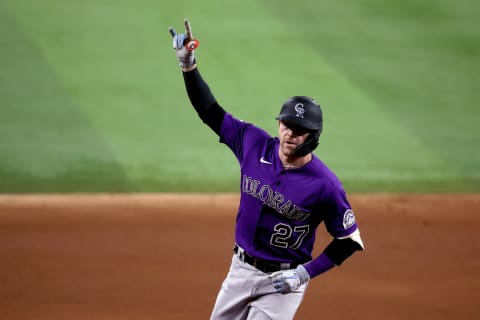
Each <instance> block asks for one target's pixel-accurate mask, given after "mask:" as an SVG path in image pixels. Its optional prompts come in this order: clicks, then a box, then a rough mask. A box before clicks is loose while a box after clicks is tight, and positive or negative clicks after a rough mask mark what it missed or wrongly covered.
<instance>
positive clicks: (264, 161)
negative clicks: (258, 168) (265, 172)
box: [260, 157, 273, 164]
mask: <svg viewBox="0 0 480 320" xmlns="http://www.w3.org/2000/svg"><path fill="white" fill-rule="evenodd" d="M260 162H261V163H265V164H273V163H271V162H270V161H267V160H265V159H264V158H263V157H261V158H260Z"/></svg>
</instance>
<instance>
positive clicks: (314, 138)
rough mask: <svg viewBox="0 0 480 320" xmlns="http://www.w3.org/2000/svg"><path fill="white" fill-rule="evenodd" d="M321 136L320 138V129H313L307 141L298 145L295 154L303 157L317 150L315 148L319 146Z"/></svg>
mask: <svg viewBox="0 0 480 320" xmlns="http://www.w3.org/2000/svg"><path fill="white" fill-rule="evenodd" d="M319 138H320V130H314V131H312V132H311V133H310V134H309V135H308V137H307V139H306V140H305V142H304V143H302V144H301V145H299V146H297V148H296V149H295V155H296V156H297V157H303V156H306V155H307V154H309V153H310V152H313V150H315V148H317V146H318V139H319Z"/></svg>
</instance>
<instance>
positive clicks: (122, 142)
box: [0, 0, 480, 193]
mask: <svg viewBox="0 0 480 320" xmlns="http://www.w3.org/2000/svg"><path fill="white" fill-rule="evenodd" d="M185 17H188V18H189V19H190V22H191V24H192V29H193V32H194V35H195V36H196V37H198V38H199V40H200V42H201V45H200V48H199V49H198V50H197V53H196V54H197V60H198V61H199V68H200V70H201V71H202V74H203V76H204V78H205V79H206V80H207V81H208V83H209V85H210V87H211V88H212V91H213V92H214V94H215V96H216V97H217V99H218V101H219V102H220V104H221V105H222V106H224V107H225V109H226V110H227V111H230V112H231V113H233V114H234V115H235V116H237V117H238V118H241V119H244V120H245V121H249V122H253V123H255V124H257V125H259V126H261V127H263V128H265V129H266V130H267V131H269V132H270V133H271V134H273V135H274V134H276V126H277V123H276V121H275V120H274V117H275V116H276V115H277V113H278V111H279V109H280V106H281V104H282V103H283V101H284V100H286V99H287V98H288V97H290V96H292V95H310V96H313V97H315V98H316V99H317V101H319V102H320V104H321V105H322V107H323V110H324V115H325V129H324V133H323V135H322V137H321V140H320V146H319V148H318V149H317V150H316V151H315V153H316V154H317V155H318V156H319V157H320V158H321V159H323V160H324V161H325V162H326V163H327V164H328V165H329V166H330V167H331V168H332V169H333V170H334V171H335V172H336V173H337V175H338V176H339V177H340V179H341V180H342V181H343V182H344V184H345V187H346V189H347V191H352V192H370V191H380V192H383V191H392V192H393V191H402V192H447V191H453V192H477V191H480V134H479V129H478V128H480V107H479V106H478V101H479V98H480V93H479V92H478V87H479V84H480V76H479V74H480V59H479V58H480V28H478V22H477V21H478V18H479V17H480V3H478V2H475V1H473V0H459V1H446V0H437V1H433V0H427V1H420V0H416V1H413V0H409V1H401V2H399V1H392V0H388V1H374V0H368V1H354V0H348V1H347V0H346V1H313V0H299V1H295V2H291V1H286V0H276V1H274V0H263V1H248V0H247V1H242V2H238V1H222V2H220V1H183V0H180V1H175V2H165V1H153V0H138V1H118V0H116V1H113V0H101V1H91V0H87V1H73V0H44V1H26V0H0V137H1V138H0V192H14V193H16V192H96V191H106V192H119V191H120V192H137V191H138V192H144V191H148V192H157V191H161V192H165V191H172V192H173V191H175V192H177V191H188V192H189V191H202V192H203V191H235V190H237V189H238V184H239V182H238V179H239V173H238V169H239V168H238V165H237V163H236V160H235V158H234V156H233V155H232V154H231V153H230V151H229V150H228V149H227V148H226V147H225V146H224V145H222V144H219V143H218V140H217V137H216V136H215V135H214V134H213V133H212V132H211V131H210V130H209V129H208V128H207V127H205V126H204V125H203V124H202V123H201V121H200V120H199V119H198V118H197V116H196V114H195V112H194V111H193V109H192V107H191V106H190V104H189V101H188V99H187V96H186V94H185V89H184V87H183V79H182V76H181V72H180V70H179V68H178V66H177V63H176V59H175V55H174V52H173V50H172V49H171V38H170V35H169V33H168V31H167V28H168V26H170V25H172V26H174V27H175V28H176V29H177V31H179V30H181V29H182V21H183V18H185Z"/></svg>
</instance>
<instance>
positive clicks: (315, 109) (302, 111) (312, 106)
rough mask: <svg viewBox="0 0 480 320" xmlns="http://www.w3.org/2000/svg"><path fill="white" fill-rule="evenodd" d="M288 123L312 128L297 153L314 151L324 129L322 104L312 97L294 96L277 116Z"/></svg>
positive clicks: (277, 118)
mask: <svg viewBox="0 0 480 320" xmlns="http://www.w3.org/2000/svg"><path fill="white" fill-rule="evenodd" d="M275 119H276V120H281V121H283V122H285V123H286V124H287V125H288V124H293V125H296V126H300V127H303V128H306V129H308V130H310V135H309V136H308V138H307V139H306V140H305V142H304V143H303V144H301V145H299V146H297V149H296V151H295V154H296V155H297V156H299V157H302V156H305V155H307V154H309V153H310V152H312V151H313V150H314V149H315V148H316V147H317V146H318V139H319V138H320V134H321V133H322V130H323V114H322V109H321V108H320V105H319V104H318V103H317V102H316V101H315V100H314V99H312V98H310V97H306V96H294V97H291V98H290V99H288V100H287V101H285V103H284V104H283V105H282V108H281V109H280V114H279V115H278V117H276V118H275Z"/></svg>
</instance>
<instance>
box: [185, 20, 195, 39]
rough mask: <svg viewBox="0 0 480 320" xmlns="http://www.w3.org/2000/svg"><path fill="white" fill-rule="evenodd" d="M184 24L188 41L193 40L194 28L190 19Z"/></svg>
mask: <svg viewBox="0 0 480 320" xmlns="http://www.w3.org/2000/svg"><path fill="white" fill-rule="evenodd" d="M184 22H185V35H186V36H187V39H193V35H192V28H191V27H190V22H188V19H185V20H184Z"/></svg>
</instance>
